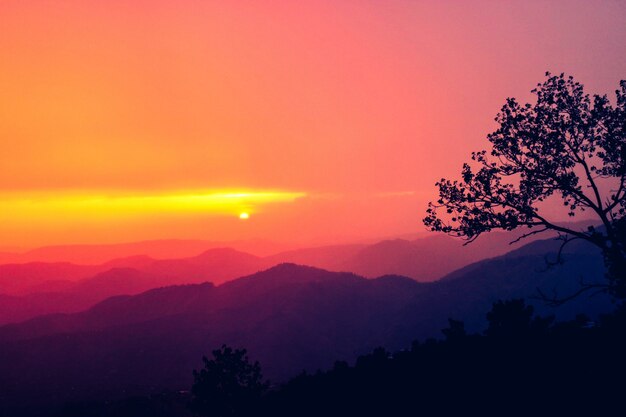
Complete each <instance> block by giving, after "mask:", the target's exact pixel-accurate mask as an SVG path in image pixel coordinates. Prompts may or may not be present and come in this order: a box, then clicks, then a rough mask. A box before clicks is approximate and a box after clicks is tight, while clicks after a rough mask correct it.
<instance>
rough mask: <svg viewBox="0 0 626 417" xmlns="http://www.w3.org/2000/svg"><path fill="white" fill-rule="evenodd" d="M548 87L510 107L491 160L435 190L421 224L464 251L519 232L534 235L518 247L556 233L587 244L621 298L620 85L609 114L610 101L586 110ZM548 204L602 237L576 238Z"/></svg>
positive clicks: (484, 156) (624, 126)
mask: <svg viewBox="0 0 626 417" xmlns="http://www.w3.org/2000/svg"><path fill="white" fill-rule="evenodd" d="M546 77H547V79H546V80H545V81H544V82H543V83H541V84H538V86H537V88H535V89H534V90H532V92H533V93H534V94H535V95H536V96H537V101H536V103H535V104H534V105H531V104H528V103H527V104H524V105H522V104H520V103H518V102H517V100H516V99H514V98H508V99H507V100H506V103H505V105H504V106H503V107H502V110H501V111H500V113H499V114H498V115H497V117H496V119H495V120H496V122H498V124H499V125H500V127H499V128H498V129H497V130H496V131H495V132H493V133H491V134H489V135H488V137H487V138H488V140H489V142H490V143H491V151H490V152H489V153H488V152H487V151H485V150H482V151H479V152H474V153H472V157H471V159H472V161H473V162H472V163H471V165H470V164H469V163H465V164H464V165H463V169H462V171H461V177H462V179H461V180H454V181H451V180H448V179H445V178H442V179H441V180H440V181H438V182H437V183H436V186H437V187H438V188H439V199H438V201H437V202H436V203H432V202H431V203H429V206H428V210H427V217H426V218H425V219H424V223H425V225H426V226H427V227H429V228H430V229H431V230H432V231H441V232H445V233H448V234H450V235H453V236H457V237H463V238H465V239H467V240H468V242H471V241H473V240H474V239H476V238H477V237H478V236H480V235H481V234H482V233H485V232H489V231H491V230H494V229H502V230H507V231H508V230H513V229H516V228H518V227H528V228H532V229H531V230H530V231H529V232H528V233H526V234H525V235H524V237H525V236H529V235H532V234H537V233H541V232H544V231H547V230H554V231H557V232H559V233H560V236H561V239H562V240H563V241H564V244H566V243H567V242H569V241H571V240H574V239H583V240H585V241H588V242H590V243H592V244H593V245H595V246H597V247H598V248H600V249H601V251H602V253H603V255H604V258H605V264H606V266H607V277H608V285H607V286H606V289H607V290H608V291H610V292H611V293H612V294H613V295H615V296H617V297H625V296H626V234H625V233H624V229H625V228H626V225H625V224H624V223H625V222H626V218H625V214H626V81H621V82H620V89H619V90H617V91H616V96H617V97H616V104H615V106H613V105H612V104H611V102H610V101H609V99H608V98H607V96H606V95H604V96H598V95H595V96H594V97H593V100H592V99H591V98H590V96H589V95H588V94H585V92H584V89H583V85H582V84H580V83H579V82H576V81H574V79H573V78H572V77H565V76H564V75H563V74H561V75H558V76H552V75H551V74H550V73H546ZM473 166H474V167H473ZM475 166H477V168H476V167H475ZM553 198H558V199H560V201H561V202H562V204H563V206H564V208H565V209H566V211H567V214H568V215H569V216H571V217H574V216H576V215H580V214H581V213H583V212H587V213H591V214H592V215H593V216H594V218H595V219H596V220H597V223H598V225H600V227H589V228H588V229H587V230H576V229H575V228H572V227H568V226H563V225H562V224H559V223H557V222H555V221H554V220H552V219H550V218H549V217H548V216H547V215H546V214H545V210H542V203H543V202H545V201H546V200H549V199H553ZM442 211H443V214H442Z"/></svg>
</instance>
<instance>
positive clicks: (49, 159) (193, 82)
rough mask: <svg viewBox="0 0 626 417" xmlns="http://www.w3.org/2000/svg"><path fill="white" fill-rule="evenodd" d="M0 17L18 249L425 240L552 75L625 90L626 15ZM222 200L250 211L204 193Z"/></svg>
mask: <svg viewBox="0 0 626 417" xmlns="http://www.w3.org/2000/svg"><path fill="white" fill-rule="evenodd" d="M0 19H1V24H0V50H1V51H2V53H3V58H4V59H3V60H2V61H1V63H0V91H1V92H2V101H1V102H0V103H1V104H0V106H1V107H2V111H0V141H1V143H2V148H1V149H2V152H0V197H1V200H0V216H2V217H4V218H2V221H1V222H0V246H22V247H29V246H36V245H43V244H54V243H71V242H74V243H87V242H118V241H129V240H143V239H154V238H172V237H176V238H206V239H214V240H229V239H242V238H257V237H260V238H265V239H270V240H279V241H286V242H299V243H305V242H311V241H315V242H330V241H335V240H350V239H358V238H366V237H375V236H380V237H383V236H388V235H394V234H400V233H409V232H422V231H424V227H423V226H422V224H421V219H422V217H423V216H424V210H425V206H426V203H427V202H428V201H429V200H432V199H435V198H436V189H435V187H434V182H435V181H436V180H437V179H439V178H441V177H442V176H446V177H455V176H457V175H458V172H459V170H460V167H461V165H462V163H463V162H464V161H466V160H467V159H468V156H469V153H470V152H471V151H473V150H478V149H482V148H484V147H485V146H486V143H487V142H486V138H485V136H486V134H487V133H488V132H490V131H491V130H493V129H494V126H495V124H494V122H493V118H494V116H495V114H496V113H497V111H498V110H499V108H500V106H501V105H502V104H503V103H504V99H505V98H506V97H508V96H515V97H518V98H521V99H524V100H527V99H530V98H531V95H530V94H529V91H530V90H531V89H532V88H533V87H534V85H535V84H536V83H538V82H540V81H542V79H543V74H544V72H545V71H546V70H549V71H552V72H557V73H558V72H566V73H568V74H571V75H573V76H574V77H576V79H577V80H579V81H581V82H582V83H583V84H585V86H586V87H587V90H588V92H591V93H596V92H597V93H609V94H612V92H613V91H614V90H615V89H616V88H617V86H618V82H619V80H620V79H624V78H626V48H625V47H624V40H625V39H626V4H625V3H623V2H618V1H604V2H599V1H598V2H592V1H578V2H576V1H568V2H564V1H562V2H547V1H540V2H539V1H519V2H504V1H483V2H462V1H458V2H452V1H450V2H435V1H432V2H426V1H424V2H418V1H393V0H388V1H298V2H294V1H285V2H279V1H267V2H265V1H249V2H239V1H222V2H207V1H175V2H172V1H170V2H166V1H160V2H159V1H143V2H128V1H106V2H103V1H84V0H82V1H27V0H23V1H19V2H2V3H1V4H0ZM224 192H228V193H233V192H238V193H241V192H246V193H248V194H250V196H248V197H242V200H237V201H235V203H233V204H232V205H228V204H226V205H224V204H222V203H220V204H214V205H212V204H213V203H211V204H209V203H201V204H200V205H198V203H197V201H196V199H194V198H192V196H197V195H203V196H214V195H222V194H223V193H224ZM220 193H221V194H220ZM258 193H266V194H267V193H271V194H272V195H273V196H274V197H272V198H267V199H264V198H260V197H258ZM95 197H98V198H101V199H104V201H105V203H103V205H102V206H101V207H98V206H97V205H98V204H99V203H97V202H96V203H93V201H96V200H94V198H95ZM144 197H146V199H145V200H141V201H145V203H143V202H139V203H138V202H137V200H136V199H137V198H144ZM81 199H83V200H85V201H91V203H85V202H84V201H83V200H81ZM107 199H108V200H107ZM109 200H113V202H111V201H109ZM25 201H27V203H24V202H25ZM76 201H80V202H79V203H76ZM97 201H100V200H97ZM173 201H176V202H173ZM203 201H204V200H203ZM25 204H26V205H25ZM229 204H230V203H229ZM218 206H219V207H218ZM24 207H27V208H24ZM85 207H87V208H85ZM66 208H67V209H66ZM242 211H250V214H251V215H250V218H249V219H248V220H240V219H239V217H238V216H239V214H240V212H242ZM78 212H80V215H77V214H76V213H78ZM111 212H114V213H113V214H115V215H113V214H112V213H111Z"/></svg>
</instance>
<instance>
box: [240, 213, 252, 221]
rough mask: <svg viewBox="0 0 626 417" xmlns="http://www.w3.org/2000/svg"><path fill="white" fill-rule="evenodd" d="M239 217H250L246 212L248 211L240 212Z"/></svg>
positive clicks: (242, 218)
mask: <svg viewBox="0 0 626 417" xmlns="http://www.w3.org/2000/svg"><path fill="white" fill-rule="evenodd" d="M239 218H240V219H241V220H248V219H249V218H250V214H248V213H246V212H243V213H240V214H239Z"/></svg>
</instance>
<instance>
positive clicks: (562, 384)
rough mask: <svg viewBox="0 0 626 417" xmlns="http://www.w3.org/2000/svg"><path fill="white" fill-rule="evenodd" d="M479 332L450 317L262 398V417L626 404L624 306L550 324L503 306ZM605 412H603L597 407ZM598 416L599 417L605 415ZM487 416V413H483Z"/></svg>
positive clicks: (528, 311) (542, 410) (518, 306)
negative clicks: (420, 339) (401, 346)
mask: <svg viewBox="0 0 626 417" xmlns="http://www.w3.org/2000/svg"><path fill="white" fill-rule="evenodd" d="M487 318H488V320H489V327H488V329H487V330H486V331H485V332H484V334H482V335H477V334H475V335H467V334H466V333H465V331H464V328H463V323H462V322H459V321H454V320H450V327H449V328H447V329H445V330H444V331H443V332H444V334H445V339H444V340H440V341H437V340H432V339H431V340H427V341H426V342H425V343H417V342H415V343H414V344H413V346H412V347H411V349H410V350H407V351H403V352H398V353H395V354H393V355H392V354H390V353H388V352H386V351H385V350H384V349H377V350H375V351H374V352H373V353H371V354H370V355H367V356H363V357H360V358H359V359H358V360H357V362H356V364H355V365H354V366H348V365H347V364H346V363H341V362H339V363H337V364H336V365H335V367H334V369H332V370H331V371H328V372H324V373H318V374H315V375H301V376H299V377H297V378H294V379H293V380H291V381H290V382H289V383H288V384H286V385H285V386H284V387H282V388H281V389H280V390H278V391H276V392H273V393H270V394H269V395H268V396H267V398H266V399H265V401H264V407H265V413H264V415H275V416H287V415H300V416H314V415H344V416H346V415H355V416H356V415H368V416H369V415H372V416H374V415H379V416H382V415H396V416H402V415H409V414H411V415H418V414H423V415H456V414H457V413H458V414H459V415H462V414H465V413H468V412H472V413H474V412H479V413H481V414H482V415H485V414H488V415H510V414H515V413H518V412H519V413H524V414H525V415H548V414H553V415H564V414H566V413H575V414H574V415H580V414H578V413H580V412H581V411H583V410H586V411H588V412H589V413H591V414H589V415H602V413H601V412H600V411H601V410H622V409H623V406H624V401H626V397H625V396H624V392H626V391H625V390H624V388H626V383H625V382H624V377H625V376H626V374H625V373H624V371H625V370H626V367H625V364H626V343H625V338H624V329H626V309H624V308H620V309H618V310H617V311H616V312H615V313H614V314H612V315H610V316H605V317H602V318H601V319H600V320H599V321H598V322H590V321H589V320H588V319H587V318H586V317H584V316H579V317H578V318H577V319H576V320H574V321H571V322H566V323H558V324H553V323H552V320H551V319H550V318H539V317H533V310H532V307H530V306H526V305H525V304H524V302H523V301H521V300H514V301H508V302H499V303H496V304H495V305H494V307H493V310H492V311H491V312H490V313H489V314H488V316H487ZM599 412H600V413H599ZM598 413H599V414H598ZM479 415H480V414H479Z"/></svg>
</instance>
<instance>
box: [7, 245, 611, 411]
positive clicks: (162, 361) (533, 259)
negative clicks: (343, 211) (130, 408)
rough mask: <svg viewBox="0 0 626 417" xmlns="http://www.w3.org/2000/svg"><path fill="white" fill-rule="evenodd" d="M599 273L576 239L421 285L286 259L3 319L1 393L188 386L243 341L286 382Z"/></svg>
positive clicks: (593, 303)
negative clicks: (561, 257) (211, 358)
mask: <svg viewBox="0 0 626 417" xmlns="http://www.w3.org/2000/svg"><path fill="white" fill-rule="evenodd" d="M602 274H603V272H602V263H601V260H600V259H599V258H598V256H597V255H595V254H589V253H586V252H585V248H582V249H581V251H580V252H577V253H573V254H568V255H566V260H565V263H564V264H563V265H562V266H559V267H555V268H552V269H549V270H547V271H545V263H544V257H543V256H539V255H534V254H532V253H531V254H530V255H528V256H516V255H515V254H511V255H508V256H504V257H501V258H496V259H493V260H487V261H483V262H480V263H478V264H475V265H471V266H469V267H467V268H466V271H465V272H463V271H460V272H458V273H457V274H455V275H454V276H450V277H448V278H447V279H445V280H442V281H440V282H435V283H428V284H424V283H417V282H415V281H413V280H411V279H408V278H403V277H398V276H387V277H381V278H378V279H375V280H368V279H364V278H362V277H359V276H356V275H354V274H349V273H332V272H327V271H324V270H320V269H315V268H310V267H302V266H296V265H290V264H287V265H280V266H277V267H274V268H271V269H269V270H267V271H264V272H260V273H257V274H254V275H251V276H249V277H245V278H241V279H238V280H235V281H232V282H228V283H226V284H223V285H220V286H217V287H215V286H213V285H211V284H199V285H187V286H179V287H167V288H161V289H156V290H152V291H148V292H146V293H142V294H139V295H136V296H121V297H114V298H111V299H108V300H106V301H104V302H102V303H100V304H98V305H96V306H95V307H93V308H91V309H90V310H87V311H85V312H82V313H77V314H71V315H54V316H47V317H40V318H37V319H34V320H31V321H28V322H25V323H22V324H18V325H9V326H5V327H2V328H0V393H1V394H0V395H2V398H1V399H0V400H1V401H0V403H4V404H8V405H10V404H13V405H16V404H17V405H19V404H24V403H25V402H27V403H28V404H31V405H33V406H36V405H37V404H39V405H42V404H52V403H57V404H58V403H61V402H63V401H65V400H83V399H90V398H93V399H97V398H107V399H114V398H120V397H124V396H128V395H130V394H147V393H154V392H160V391H162V390H164V389H167V390H179V389H187V388H188V387H189V385H190V383H191V373H190V369H193V368H194V367H197V366H198V364H199V361H200V358H201V357H202V355H204V354H206V353H207V352H209V351H210V350H212V349H214V348H215V347H217V346H220V345H221V344H223V343H227V344H230V345H233V346H244V347H247V348H248V349H249V352H250V355H251V357H252V358H253V359H258V360H260V361H261V362H262V363H263V365H264V371H265V373H266V375H267V376H268V377H269V378H271V379H272V380H273V381H284V380H286V379H288V378H289V377H291V376H293V375H295V374H297V373H298V372H300V371H301V370H303V369H308V370H310V371H313V370H315V369H318V368H320V369H327V368H329V367H330V366H332V364H333V363H334V361H335V360H348V361H351V360H354V359H355V358H356V357H357V356H358V355H360V354H363V353H366V352H368V351H371V350H372V349H373V348H375V347H377V346H385V347H386V348H388V349H391V350H397V349H400V348H403V347H406V346H409V345H410V343H411V341H412V340H414V339H416V338H418V339H424V338H426V337H431V336H436V335H438V334H439V331H440V329H441V328H443V327H445V326H446V325H447V319H448V318H449V317H455V318H461V319H463V320H466V321H467V325H468V329H469V330H470V331H471V330H473V329H480V328H482V326H484V324H485V320H484V312H485V311H487V310H488V309H489V308H490V306H491V303H493V302H494V301H495V300H497V299H509V298H514V297H527V296H529V295H532V294H533V293H535V289H536V288H537V287H542V288H544V289H550V288H552V287H554V286H559V287H560V290H561V291H562V292H563V293H566V292H568V291H572V290H574V289H576V288H577V285H578V283H577V280H576V279H572V277H577V276H579V275H582V276H585V277H588V278H589V279H594V278H595V279H599V278H601V277H602ZM610 308H611V306H610V304H609V303H608V302H607V299H606V298H603V297H602V296H597V297H593V298H586V297H581V298H579V299H577V300H575V301H574V302H572V303H571V304H567V305H566V306H564V307H562V308H561V309H559V311H558V314H559V316H560V317H561V318H571V317H573V316H574V315H575V313H577V312H581V311H585V312H588V313H589V314H591V315H595V314H597V313H598V312H602V311H608V310H609V309H610ZM541 310H542V311H545V307H543V308H542V309H541ZM35 385H36V386H37V387H38V388H37V390H38V394H37V397H36V398H32V392H31V387H33V386H35Z"/></svg>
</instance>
